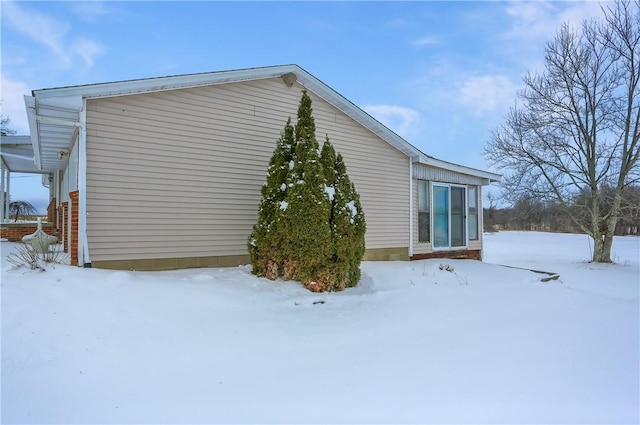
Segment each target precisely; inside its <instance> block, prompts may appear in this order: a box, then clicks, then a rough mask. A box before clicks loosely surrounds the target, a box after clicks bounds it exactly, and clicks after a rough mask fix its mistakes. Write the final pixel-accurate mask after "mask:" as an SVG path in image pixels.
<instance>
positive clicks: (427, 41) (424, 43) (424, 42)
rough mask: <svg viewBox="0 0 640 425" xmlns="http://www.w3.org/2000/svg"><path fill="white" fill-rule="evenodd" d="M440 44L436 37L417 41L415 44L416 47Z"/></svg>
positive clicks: (427, 37)
mask: <svg viewBox="0 0 640 425" xmlns="http://www.w3.org/2000/svg"><path fill="white" fill-rule="evenodd" d="M438 43H440V41H439V40H438V39H436V38H435V37H429V36H426V37H422V38H420V39H418V40H415V41H414V42H413V45H414V46H429V45H433V44H438Z"/></svg>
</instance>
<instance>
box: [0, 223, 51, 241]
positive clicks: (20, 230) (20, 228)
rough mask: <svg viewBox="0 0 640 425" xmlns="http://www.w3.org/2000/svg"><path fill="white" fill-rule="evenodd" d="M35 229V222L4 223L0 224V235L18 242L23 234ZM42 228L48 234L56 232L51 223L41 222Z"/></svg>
mask: <svg viewBox="0 0 640 425" xmlns="http://www.w3.org/2000/svg"><path fill="white" fill-rule="evenodd" d="M37 229H38V225H37V224H36V223H4V224H2V225H1V226H0V237H2V238H5V239H7V240H9V241H11V242H20V241H21V240H22V238H23V237H24V236H27V235H30V234H32V233H35V231H36V230H37ZM42 230H44V232H45V233H47V234H49V235H53V236H55V234H56V231H55V228H54V226H53V223H42Z"/></svg>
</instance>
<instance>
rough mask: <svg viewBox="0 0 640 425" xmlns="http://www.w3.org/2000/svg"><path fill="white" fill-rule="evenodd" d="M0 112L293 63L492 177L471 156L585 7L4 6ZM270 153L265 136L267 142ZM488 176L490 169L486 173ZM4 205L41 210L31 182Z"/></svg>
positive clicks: (36, 185)
mask: <svg viewBox="0 0 640 425" xmlns="http://www.w3.org/2000/svg"><path fill="white" fill-rule="evenodd" d="M0 7H1V15H2V16H1V26H2V27H1V28H2V29H1V31H2V34H1V35H2V46H1V47H2V50H1V55H0V56H1V61H2V64H1V66H2V72H1V74H2V82H1V83H2V84H1V86H0V87H1V90H2V91H1V100H2V115H3V116H9V117H10V118H11V127H12V128H13V129H15V130H17V132H18V134H28V132H29V129H28V126H27V122H26V113H25V111H24V102H23V95H25V94H30V92H31V90H33V89H41V88H50V87H62V86H69V85H77V84H91V83H99V82H108V81H118V80H128V79H135V78H146V77H158V76H166V75H176V74H188V73H196V72H208V71H220V70H229V69H239V68H248V67H258V66H268V65H281V64H289V63H295V64H298V65H300V66H302V67H303V68H305V69H306V70H307V71H309V72H310V73H311V74H313V75H314V76H316V77H317V78H319V79H320V80H322V81H323V82H324V83H326V84H328V85H329V86H331V87H332V88H333V89H335V90H337V91H338V92H340V93H341V94H342V95H343V96H345V97H347V98H348V99H349V100H351V101H352V102H353V103H355V104H356V105H358V106H359V107H361V108H363V109H364V110H366V111H367V112H369V113H370V114H371V115H373V116H374V117H376V118H377V119H379V120H380V121H381V122H383V123H384V124H386V125H387V126H388V127H390V128H391V129H392V130H394V131H395V132H397V133H398V134H400V135H401V136H403V137H404V138H405V139H406V140H408V141H409V142H410V143H412V144H414V145H415V146H417V147H418V148H419V149H421V150H422V151H423V152H425V153H427V154H429V155H432V156H435V157H437V158H439V159H443V160H446V161H452V162H456V163H460V164H462V165H467V166H471V167H475V168H480V169H487V170H491V169H490V168H489V166H488V165H487V164H486V162H485V160H484V158H483V156H482V149H483V147H484V146H485V144H486V143H487V141H488V138H489V132H490V130H491V129H492V128H495V127H496V126H497V125H499V124H500V123H501V122H502V121H503V120H504V117H505V115H506V113H507V112H508V109H509V107H510V106H512V105H513V104H514V102H515V100H516V92H517V90H519V89H520V88H521V78H522V76H523V75H524V74H525V73H526V72H527V71H532V72H535V71H536V70H537V71H540V70H541V69H542V68H541V65H542V61H543V55H544V45H545V42H546V41H548V40H550V39H551V38H553V36H554V34H555V32H556V30H557V29H558V28H559V27H560V25H561V24H562V23H563V22H569V23H571V24H573V25H576V26H577V25H579V24H580V22H581V21H582V20H583V19H587V18H591V17H599V16H600V15H601V11H600V3H597V2H593V1H591V2H578V1H572V2H545V1H535V2H521V1H518V2H503V1H495V2H488V1H482V2H480V1H476V2H205V1H201V2H151V1H148V2H147V1H144V2H22V1H21V2H7V1H2V2H1V3H0ZM274 145H275V139H274ZM491 171H496V172H499V171H500V170H491ZM11 184H12V195H13V196H12V198H13V199H18V198H19V199H25V200H30V201H32V202H35V203H36V204H38V205H42V204H43V203H44V204H46V198H47V191H46V190H45V189H44V188H41V187H40V179H39V178H37V177H25V176H16V178H15V179H12V182H11Z"/></svg>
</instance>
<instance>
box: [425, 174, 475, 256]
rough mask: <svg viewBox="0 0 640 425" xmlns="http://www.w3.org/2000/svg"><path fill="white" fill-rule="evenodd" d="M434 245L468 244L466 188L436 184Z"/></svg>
mask: <svg viewBox="0 0 640 425" xmlns="http://www.w3.org/2000/svg"><path fill="white" fill-rule="evenodd" d="M432 193H433V247H434V248H454V247H464V246H466V245H467V234H466V228H467V226H466V222H467V217H466V211H467V205H466V199H467V194H466V188H465V187H462V186H450V185H439V184H434V185H433V189H432Z"/></svg>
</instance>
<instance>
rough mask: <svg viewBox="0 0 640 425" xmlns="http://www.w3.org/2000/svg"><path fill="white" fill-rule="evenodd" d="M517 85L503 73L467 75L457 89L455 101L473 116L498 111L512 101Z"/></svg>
mask: <svg viewBox="0 0 640 425" xmlns="http://www.w3.org/2000/svg"><path fill="white" fill-rule="evenodd" d="M518 88H519V86H517V85H516V84H514V83H513V81H511V79H509V78H508V77H506V76H504V75H481V76H474V77H469V78H467V79H466V80H464V81H463V82H462V84H461V85H460V87H459V89H458V95H457V96H456V99H457V101H458V102H459V103H460V104H461V105H462V106H464V107H466V108H469V109H470V110H471V111H472V112H473V114H474V116H476V117H482V116H485V115H487V114H490V113H493V112H500V111H502V110H504V109H505V108H506V107H508V106H509V105H510V104H512V103H513V101H514V99H515V97H516V96H515V94H516V91H517V90H518Z"/></svg>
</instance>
